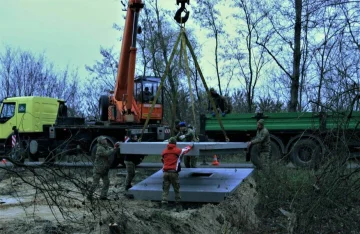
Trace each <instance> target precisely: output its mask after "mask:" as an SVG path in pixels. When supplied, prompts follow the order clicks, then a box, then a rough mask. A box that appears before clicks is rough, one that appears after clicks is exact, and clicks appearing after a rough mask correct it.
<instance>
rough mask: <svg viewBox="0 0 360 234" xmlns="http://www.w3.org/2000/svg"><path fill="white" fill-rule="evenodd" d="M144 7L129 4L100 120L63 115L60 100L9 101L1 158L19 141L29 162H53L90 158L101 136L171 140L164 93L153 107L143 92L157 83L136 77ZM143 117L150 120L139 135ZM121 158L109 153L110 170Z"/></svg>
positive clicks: (137, 1) (135, 1)
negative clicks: (75, 155) (81, 155)
mask: <svg viewBox="0 0 360 234" xmlns="http://www.w3.org/2000/svg"><path fill="white" fill-rule="evenodd" d="M178 2H182V1H178ZM143 7H144V3H143V2H142V1H141V0H129V1H128V5H127V13H126V20H125V28H124V32H123V37H122V39H123V40H122V47H121V53H120V58H119V65H118V72H117V78H116V84H115V89H114V91H111V92H110V93H109V95H103V96H100V98H99V115H100V121H92V122H85V119H83V118H71V117H67V106H66V103H65V101H64V100H59V99H55V98H47V97H8V98H5V99H4V100H3V101H2V104H1V109H0V111H1V112H0V154H7V153H8V152H10V151H11V148H12V147H13V146H14V145H13V140H12V139H16V142H17V143H20V145H21V148H22V149H23V150H24V151H26V154H27V155H28V157H29V158H30V159H31V160H38V158H39V157H46V159H47V161H49V162H53V161H54V160H55V158H56V157H55V155H59V154H62V153H61V152H67V153H70V152H73V151H76V152H77V151H82V152H86V153H89V154H91V155H92V156H94V155H95V152H96V147H97V137H99V136H100V135H103V136H105V137H106V139H107V141H108V144H109V145H110V146H112V145H114V144H115V142H117V141H124V139H125V138H126V137H127V136H129V135H130V134H139V133H142V140H143V141H163V140H165V139H168V138H169V137H170V130H169V128H168V127H167V126H164V125H162V118H163V109H162V108H163V105H162V100H163V99H162V98H161V97H162V95H160V98H158V99H157V101H156V103H153V100H152V99H151V97H149V98H148V99H146V98H145V97H144V90H145V89H146V90H148V94H147V95H149V93H155V92H157V90H158V89H159V83H160V79H159V78H157V77H149V76H141V77H138V78H136V79H135V62H136V50H137V49H136V38H137V34H138V32H140V29H139V27H138V19H139V13H140V11H141V9H142V8H143ZM153 104H154V105H153ZM152 105H153V106H154V108H153V110H151V111H150V107H151V106H152ZM147 118H148V119H149V120H150V121H148V124H147V126H146V129H145V131H142V127H143V125H144V122H145V120H146V119H147ZM14 135H15V138H14V137H13V136H14ZM144 156H145V155H144ZM123 158H124V157H123V155H122V154H121V153H120V152H117V153H116V154H114V155H112V157H111V159H110V163H111V166H112V167H115V166H117V165H118V164H119V163H121V164H123ZM138 163H140V161H139V162H138Z"/></svg>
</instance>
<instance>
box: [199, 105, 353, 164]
mask: <svg viewBox="0 0 360 234" xmlns="http://www.w3.org/2000/svg"><path fill="white" fill-rule="evenodd" d="M259 119H264V120H265V127H266V128H267V129H268V130H269V132H270V141H271V158H272V159H286V158H288V157H289V156H290V158H291V160H292V162H293V163H294V164H295V165H297V166H309V165H315V164H316V162H318V161H319V160H320V159H321V158H322V156H321V155H324V153H325V152H326V151H328V150H330V151H331V148H333V147H334V143H335V142H338V144H339V142H340V144H342V145H343V144H344V142H346V145H347V147H348V149H349V151H348V152H355V153H356V152H357V151H359V149H360V131H359V130H358V129H359V127H360V126H359V123H360V112H352V113H311V112H304V113H290V112H287V113H263V114H262V113H258V114H252V113H249V114H236V113H235V114H228V115H226V116H225V117H221V121H222V124H223V126H224V130H225V132H226V135H227V137H228V138H229V140H230V141H233V142H247V141H250V140H251V139H253V138H254V137H255V136H256V130H257V129H256V128H257V124H256V122H257V120H259ZM339 129H341V131H338V130H339ZM200 133H201V136H205V139H204V140H209V141H225V140H226V138H225V136H224V132H223V131H222V129H221V127H220V124H219V121H218V119H217V118H216V117H212V116H211V115H203V116H201V119H200ZM339 136H341V137H342V140H341V141H339V140H338V139H339ZM248 152H250V153H249V157H250V158H253V157H256V155H257V154H258V153H257V151H256V147H255V146H251V148H250V149H248Z"/></svg>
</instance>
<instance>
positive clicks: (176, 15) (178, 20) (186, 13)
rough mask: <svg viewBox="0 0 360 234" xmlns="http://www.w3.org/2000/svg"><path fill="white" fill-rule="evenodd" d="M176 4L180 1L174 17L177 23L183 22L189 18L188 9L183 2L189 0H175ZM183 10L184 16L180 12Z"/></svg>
mask: <svg viewBox="0 0 360 234" xmlns="http://www.w3.org/2000/svg"><path fill="white" fill-rule="evenodd" d="M176 2H177V4H178V5H179V3H181V7H180V8H179V9H178V10H177V11H176V13H175V16H174V19H175V20H176V22H178V23H179V24H185V23H186V21H187V20H188V19H189V14H190V11H188V10H186V8H185V3H187V4H189V0H177V1H176ZM183 12H185V16H184V17H182V16H181V13H183Z"/></svg>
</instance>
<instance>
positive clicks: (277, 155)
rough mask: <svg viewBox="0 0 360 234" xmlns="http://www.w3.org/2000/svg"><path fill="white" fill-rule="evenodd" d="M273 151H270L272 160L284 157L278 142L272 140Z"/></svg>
mask: <svg viewBox="0 0 360 234" xmlns="http://www.w3.org/2000/svg"><path fill="white" fill-rule="evenodd" d="M270 146H271V151H270V160H271V161H279V160H281V159H282V153H281V150H280V147H279V145H278V144H276V143H275V142H274V141H271V142H270Z"/></svg>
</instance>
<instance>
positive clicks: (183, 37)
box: [139, 27, 230, 142]
mask: <svg viewBox="0 0 360 234" xmlns="http://www.w3.org/2000/svg"><path fill="white" fill-rule="evenodd" d="M180 39H181V40H182V43H181V45H182V48H181V49H182V50H183V51H184V56H185V59H184V60H185V63H186V67H187V71H186V73H187V76H188V82H189V88H190V96H191V101H192V105H193V106H192V109H193V117H194V120H195V107H194V101H193V98H194V97H193V96H192V95H193V94H192V91H191V82H190V70H189V64H188V59H187V54H186V46H185V45H187V47H188V48H189V51H190V54H191V56H192V58H193V60H194V62H195V67H196V69H197V70H198V72H199V75H200V77H201V80H202V82H203V84H204V87H205V90H206V93H207V94H208V98H209V100H210V103H211V105H212V107H213V109H214V112H215V115H216V118H217V120H218V122H219V125H220V127H221V131H222V133H223V134H224V137H225V140H226V141H227V142H228V141H230V140H229V138H228V136H227V135H226V132H225V128H224V125H223V124H222V121H221V118H220V115H219V112H218V110H217V109H216V105H215V102H214V100H213V98H212V97H211V94H210V91H209V88H208V86H207V84H206V81H205V78H204V75H203V74H202V72H201V69H200V66H199V63H198V61H197V59H196V55H195V53H194V50H193V48H192V46H191V44H190V41H189V39H188V38H187V35H186V33H185V30H184V29H183V28H182V27H181V30H180V34H179V36H178V37H177V39H176V42H175V44H174V48H173V50H172V52H171V55H170V59H169V61H168V62H167V64H166V68H165V72H164V74H163V76H162V77H161V81H160V85H159V88H158V90H157V91H156V95H155V98H154V100H153V102H152V105H151V108H150V111H149V114H148V116H147V118H146V121H145V124H144V126H143V128H142V130H141V136H140V138H139V142H141V140H142V137H143V135H144V131H145V129H146V128H147V126H148V124H149V120H150V116H151V114H152V112H153V110H154V107H155V103H156V101H157V99H158V97H159V96H160V93H161V90H162V87H163V85H164V81H165V78H166V76H167V75H168V73H169V70H170V65H171V63H172V61H173V59H174V56H175V52H176V48H177V47H178V45H179V42H180ZM180 55H181V51H180Z"/></svg>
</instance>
